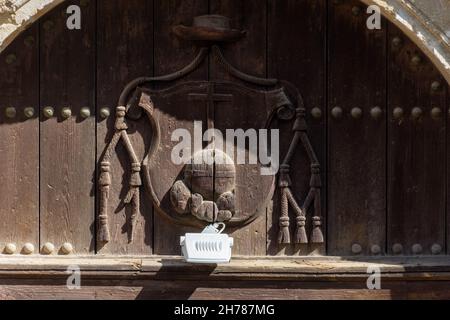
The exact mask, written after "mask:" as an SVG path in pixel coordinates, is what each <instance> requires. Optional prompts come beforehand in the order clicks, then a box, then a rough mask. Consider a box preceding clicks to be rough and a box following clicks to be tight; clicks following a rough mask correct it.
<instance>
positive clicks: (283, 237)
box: [278, 188, 291, 244]
mask: <svg viewBox="0 0 450 320" xmlns="http://www.w3.org/2000/svg"><path fill="white" fill-rule="evenodd" d="M288 210H289V204H288V198H287V195H286V192H285V188H283V189H282V190H281V216H280V231H279V234H278V243H279V244H289V243H291V235H290V233H289V215H288Z"/></svg>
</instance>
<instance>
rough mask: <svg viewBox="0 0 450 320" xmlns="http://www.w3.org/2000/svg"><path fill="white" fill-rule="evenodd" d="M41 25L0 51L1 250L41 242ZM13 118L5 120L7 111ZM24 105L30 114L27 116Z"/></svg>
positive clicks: (31, 28)
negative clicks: (12, 113)
mask: <svg viewBox="0 0 450 320" xmlns="http://www.w3.org/2000/svg"><path fill="white" fill-rule="evenodd" d="M38 70H39V27H38V25H33V26H32V27H30V28H29V29H28V30H26V31H24V32H23V33H22V34H21V35H20V36H18V38H17V39H16V40H15V41H14V42H13V43H12V44H11V45H10V46H8V48H7V49H5V51H3V52H2V54H1V55H0V92H1V94H0V112H1V114H0V119H1V120H0V153H1V155H2V161H0V181H1V182H2V183H1V184H0V203H1V206H0V252H3V249H4V245H5V244H6V243H14V244H15V245H16V247H17V249H18V251H20V250H21V248H22V246H23V244H24V243H27V242H29V243H32V244H34V245H35V246H38V243H39V72H38ZM11 107H12V108H15V111H16V116H15V117H14V118H13V119H8V118H6V114H5V113H6V109H7V108H11ZM26 108H32V110H33V112H34V115H33V116H31V118H28V117H26V116H25V114H24V111H25V109H26Z"/></svg>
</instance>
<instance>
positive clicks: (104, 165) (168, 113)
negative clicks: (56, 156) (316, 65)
mask: <svg viewBox="0 0 450 320" xmlns="http://www.w3.org/2000/svg"><path fill="white" fill-rule="evenodd" d="M174 33H175V34H176V35H178V36H179V37H181V38H184V39H187V40H192V41H199V43H201V44H202V45H203V46H202V47H200V49H199V52H198V54H197V56H196V57H195V59H194V60H193V61H192V62H191V63H190V64H189V65H187V66H186V67H185V68H183V69H181V70H179V71H177V72H174V73H172V74H169V75H165V76H160V77H153V78H151V77H143V78H138V79H136V80H134V81H132V82H131V83H130V84H128V85H127V86H126V88H125V89H124V91H123V92H122V94H121V97H120V99H119V103H118V107H117V109H116V123H115V132H114V135H113V137H112V140H111V141H110V143H109V145H108V147H107V149H106V150H105V153H104V157H103V159H102V160H101V163H100V175H99V187H100V206H99V215H98V218H99V219H98V221H99V229H98V230H99V233H98V238H99V241H101V242H108V241H110V234H109V228H108V212H107V207H108V206H107V201H108V198H109V187H110V185H111V184H112V183H113V181H112V180H113V179H112V176H113V175H114V173H113V172H111V166H110V159H111V157H112V156H114V152H115V147H116V145H117V144H118V143H123V144H124V145H125V150H126V151H127V153H128V156H129V159H130V170H131V175H130V180H129V181H128V188H129V190H128V193H127V195H126V197H125V198H124V199H123V200H124V202H125V203H126V204H129V205H130V206H131V207H132V212H133V214H132V216H131V220H132V221H131V223H130V225H131V228H133V226H134V221H135V219H136V217H137V216H138V213H139V210H140V208H139V204H140V197H141V196H142V195H141V193H143V191H145V194H146V199H148V201H152V203H153V205H154V207H155V209H156V210H157V211H158V212H159V213H160V214H161V215H163V216H165V217H166V218H169V219H170V220H171V221H173V222H174V223H178V224H183V225H189V226H195V227H202V226H205V225H206V224H209V223H213V222H224V223H226V225H227V226H229V227H239V226H243V225H245V224H248V223H251V222H252V221H253V220H254V219H255V218H256V217H258V216H259V215H260V214H262V213H264V212H265V210H266V208H267V206H268V203H269V202H270V201H271V200H272V198H273V196H274V191H275V189H276V188H279V192H278V194H279V195H280V197H281V199H280V201H279V203H280V206H281V207H280V208H279V212H280V217H279V226H280V232H279V242H280V243H290V242H292V237H291V236H290V233H289V224H290V218H289V208H291V209H292V211H293V213H294V214H295V221H296V226H297V228H296V232H295V237H294V241H293V242H296V243H307V242H308V241H311V242H314V243H322V242H323V235H322V231H321V227H320V226H321V208H320V202H321V200H320V189H321V181H320V165H319V163H318V160H317V158H316V155H315V153H314V150H313V148H312V147H311V144H310V142H309V138H308V136H307V127H306V121H305V109H304V105H303V100H302V97H301V95H300V94H299V93H298V91H297V89H296V88H295V87H294V86H292V85H291V84H289V83H287V82H284V81H279V80H276V79H262V78H257V77H254V76H250V75H247V74H244V73H242V72H240V71H239V70H237V69H236V68H234V67H233V66H231V65H230V64H229V63H228V62H227V61H226V60H225V58H224V56H223V55H222V53H221V50H220V47H219V46H218V43H220V42H222V41H235V40H237V39H239V38H240V37H242V36H244V33H243V32H241V31H238V30H233V29H231V28H230V26H229V20H228V19H227V18H225V17H222V16H201V17H197V18H195V19H194V25H193V26H192V27H186V26H177V27H174ZM208 56H210V57H211V58H214V59H215V61H217V62H218V63H220V64H221V65H222V67H223V68H224V69H225V70H226V71H227V72H228V73H229V74H230V75H231V76H233V77H235V78H236V79H239V81H238V82H227V81H185V82H182V81H177V82H176V84H174V83H175V80H181V79H183V78H184V77H185V76H186V75H188V74H189V73H191V72H192V71H194V70H195V69H196V68H197V67H198V66H199V65H200V64H201V63H202V62H203V61H204V60H205V59H206V58H207V57H208ZM156 83H157V84H159V85H158V89H156V88H155V86H154V84H156ZM161 83H164V86H161V85H160V84H161ZM162 87H163V88H162ZM139 117H146V118H147V120H148V125H149V126H150V127H151V129H152V130H151V132H152V137H151V145H150V146H149V147H148V152H147V154H146V156H145V158H144V160H143V161H142V160H139V159H138V158H137V156H136V153H135V152H134V149H133V145H132V143H131V141H130V139H129V136H128V133H127V129H128V126H127V122H128V121H133V120H136V119H137V118H139ZM275 117H278V119H281V120H285V121H292V126H293V127H292V141H291V144H290V148H289V150H288V152H287V154H286V155H282V158H281V161H280V165H279V166H278V167H279V172H278V173H276V172H274V173H273V174H261V172H262V170H264V168H265V167H266V166H267V165H268V164H267V163H262V162H261V161H260V159H258V161H256V162H255V163H245V164H241V163H238V162H237V161H236V158H237V154H236V153H237V152H239V150H236V148H232V149H231V150H233V151H231V152H230V151H228V149H225V148H223V147H224V144H223V141H218V140H217V137H214V138H215V139H216V140H212V141H213V143H208V144H200V145H198V146H197V147H196V148H195V147H193V148H192V152H191V153H190V154H188V155H183V157H184V158H185V159H186V160H187V161H184V162H181V163H180V162H177V161H173V153H174V149H175V150H176V148H177V143H178V141H174V139H173V132H174V131H175V130H177V129H183V130H185V132H187V133H189V135H190V136H191V137H195V136H196V135H199V134H200V135H201V136H203V131H204V130H206V129H213V130H216V131H217V132H219V133H222V134H223V136H226V131H227V130H233V129H239V130H242V131H243V132H245V131H247V130H259V129H262V130H266V131H267V130H269V129H271V124H272V120H273V119H274V118H275ZM198 131H200V132H198ZM256 143H259V141H256ZM219 145H220V146H221V147H219ZM301 146H303V147H304V150H305V151H306V153H307V154H308V156H309V159H310V161H311V177H305V179H309V180H310V191H309V193H308V194H307V195H304V196H303V197H302V195H294V194H293V193H292V192H291V188H290V187H291V185H292V181H291V180H290V178H289V171H290V163H291V161H292V160H293V159H292V158H293V157H294V151H295V150H296V149H297V148H299V147H301ZM240 151H242V150H240ZM250 153H252V150H251V149H250V148H246V149H245V150H244V154H245V155H246V156H247V157H249V156H250ZM278 167H277V169H278ZM300 199H304V202H303V203H302V204H301V205H300V204H299V202H298V201H299V200H300ZM309 208H313V209H314V210H313V212H314V213H313V216H312V224H313V229H312V233H311V236H310V237H307V234H306V229H305V224H306V220H307V218H306V216H307V214H306V213H307V211H308V209H309ZM131 234H132V230H131Z"/></svg>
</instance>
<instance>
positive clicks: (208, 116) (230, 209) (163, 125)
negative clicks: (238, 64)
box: [141, 82, 289, 227]
mask: <svg viewBox="0 0 450 320" xmlns="http://www.w3.org/2000/svg"><path fill="white" fill-rule="evenodd" d="M143 97H144V98H143ZM143 97H141V107H143V108H144V109H145V110H147V114H148V116H149V118H150V123H151V124H152V127H153V137H152V145H151V147H150V151H149V155H148V156H147V158H146V159H145V161H144V163H143V171H144V177H145V179H144V180H145V181H144V183H145V184H146V187H147V191H148V193H149V195H150V197H151V199H152V201H153V203H154V206H155V207H156V209H157V210H158V211H159V212H160V213H162V214H163V215H165V216H167V217H169V218H170V219H172V220H173V221H175V222H177V223H180V224H183V225H189V226H198V227H201V226H204V225H205V224H207V223H210V222H215V221H224V222H225V223H226V224H227V225H228V226H229V227H233V226H238V225H243V224H246V223H249V222H251V221H253V220H254V219H255V218H256V217H257V216H258V215H259V214H260V213H263V212H265V210H266V206H267V204H268V201H270V199H271V198H272V196H273V192H274V181H275V176H274V175H262V174H261V168H262V167H263V166H262V165H261V164H260V162H259V160H258V162H257V163H256V164H249V163H248V162H249V161H248V160H249V157H248V153H249V142H248V141H246V143H245V146H246V150H245V153H246V161H245V162H246V163H245V164H237V163H236V160H237V139H236V140H235V141H234V143H235V148H234V151H233V152H234V153H235V154H234V155H231V154H226V150H225V148H223V149H222V150H218V149H215V151H211V152H213V153H214V156H215V158H214V157H213V159H214V161H213V163H212V164H211V163H206V162H205V163H197V162H196V161H194V162H193V163H194V164H192V165H191V164H185V163H181V164H177V163H174V161H172V152H173V150H174V148H175V146H176V145H177V144H179V142H180V141H179V140H177V139H176V141H173V140H174V139H173V137H172V134H173V132H174V130H176V129H185V130H187V131H188V132H189V133H190V136H191V138H192V145H193V144H194V141H193V140H194V138H195V137H196V138H197V139H198V134H199V132H198V130H197V132H194V123H195V122H196V121H197V122H201V124H202V126H201V128H202V132H201V135H203V133H204V131H205V130H207V129H212V128H214V129H217V130H219V131H220V132H221V133H222V135H223V137H225V136H226V130H227V129H231V130H236V129H242V130H243V131H244V132H245V131H247V130H248V129H254V130H256V132H257V133H258V130H259V129H264V128H265V127H266V125H267V123H268V119H269V118H270V117H271V115H272V114H273V113H274V111H276V110H277V109H278V108H279V107H280V106H282V105H283V104H288V103H289V101H288V99H287V97H286V95H285V94H284V91H283V90H282V89H276V90H272V91H261V90H256V89H253V88H249V87H245V86H242V85H238V84H235V83H228V82H187V83H182V84H179V85H176V86H173V87H170V88H168V89H164V90H150V89H143ZM145 104H147V106H145ZM197 128H198V123H197ZM200 138H201V137H200ZM205 147H206V145H205V144H204V145H202V148H205ZM193 149H194V147H192V150H193ZM209 150H211V148H210V147H209ZM220 151H222V152H223V153H221V152H220ZM199 152H200V153H202V154H203V155H205V154H208V152H209V151H208V150H206V151H205V150H203V151H202V150H200V151H199ZM218 154H220V156H221V157H222V159H224V160H226V161H225V162H224V163H218V162H217V155H218ZM198 155H199V153H198V152H197V156H198ZM192 156H193V157H196V156H195V154H194V152H193V155H192Z"/></svg>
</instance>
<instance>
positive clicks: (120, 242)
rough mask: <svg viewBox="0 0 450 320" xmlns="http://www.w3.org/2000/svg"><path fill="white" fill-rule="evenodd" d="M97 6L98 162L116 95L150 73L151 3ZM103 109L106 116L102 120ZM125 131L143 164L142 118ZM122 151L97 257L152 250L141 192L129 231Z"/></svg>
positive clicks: (102, 0)
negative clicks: (105, 240) (108, 235)
mask: <svg viewBox="0 0 450 320" xmlns="http://www.w3.org/2000/svg"><path fill="white" fill-rule="evenodd" d="M97 7H98V9H97V41H98V44H97V120H98V122H97V158H98V159H100V158H101V156H102V152H103V151H104V149H105V146H106V143H108V142H109V141H110V139H111V136H112V133H113V132H114V131H113V128H114V122H115V116H114V115H115V107H116V105H117V102H118V100H119V96H120V93H121V91H122V90H123V88H124V87H125V85H126V84H127V83H128V82H129V81H131V80H133V79H135V78H137V77H140V76H148V75H152V74H153V59H152V55H153V50H154V48H153V1H151V0H150V1H140V0H117V1H109V0H98V3H97ZM104 108H107V110H109V112H110V116H108V117H107V118H106V119H105V118H104V116H103V110H105V109H104ZM128 132H129V133H130V134H129V136H130V140H131V142H132V144H133V146H134V149H135V152H136V154H137V157H138V158H139V159H140V160H141V161H142V159H143V157H144V153H145V145H148V143H149V139H150V137H151V131H150V129H149V126H148V125H147V122H146V121H145V119H144V118H141V119H140V120H139V121H130V122H129V130H128ZM124 150H125V147H124V145H123V144H119V145H118V146H117V152H116V153H114V156H113V157H112V159H111V164H110V168H111V173H112V175H111V176H112V181H113V183H112V184H111V186H110V192H109V199H108V216H109V224H108V225H109V230H110V233H111V241H110V242H109V243H108V244H106V245H105V244H104V243H98V245H97V250H98V252H99V253H102V254H123V255H125V254H137V255H141V254H144V255H149V254H152V247H153V209H152V206H151V203H150V201H149V200H148V199H147V198H146V197H145V196H144V193H143V192H142V193H141V194H142V196H141V197H140V209H141V210H140V211H141V212H140V214H138V216H137V218H136V222H135V227H134V231H133V232H132V230H131V225H130V222H131V212H130V209H129V206H126V207H125V205H124V203H123V199H124V198H125V196H126V194H127V192H128V190H127V187H128V181H129V177H130V172H131V170H130V165H131V163H130V159H129V158H128V157H126V152H124ZM97 168H99V167H97ZM122 180H123V181H124V183H123V184H122V183H121V181H122ZM132 233H133V234H132ZM131 236H133V241H131Z"/></svg>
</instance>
